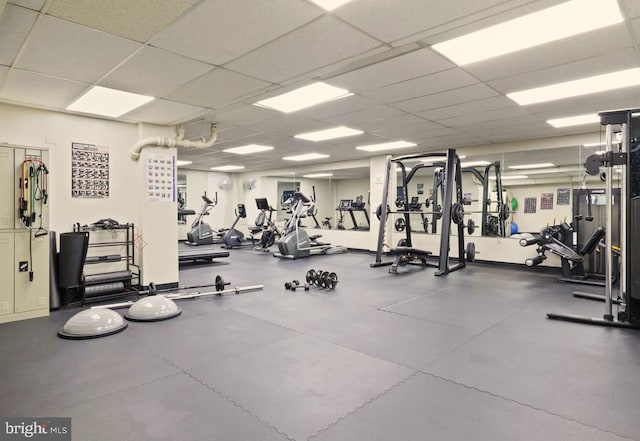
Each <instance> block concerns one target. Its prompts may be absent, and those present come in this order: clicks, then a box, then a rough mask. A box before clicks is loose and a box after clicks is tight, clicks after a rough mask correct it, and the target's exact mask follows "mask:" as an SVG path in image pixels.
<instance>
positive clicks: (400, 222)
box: [393, 218, 407, 233]
mask: <svg viewBox="0 0 640 441" xmlns="http://www.w3.org/2000/svg"><path fill="white" fill-rule="evenodd" d="M393 226H394V228H395V229H396V231H397V232H399V233H400V232H402V231H404V229H405V228H407V223H406V222H405V220H404V219H403V218H398V219H396V222H395V223H394V224H393Z"/></svg>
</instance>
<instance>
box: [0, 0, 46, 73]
mask: <svg viewBox="0 0 640 441" xmlns="http://www.w3.org/2000/svg"><path fill="white" fill-rule="evenodd" d="M37 16H38V14H37V13H35V12H33V11H30V10H28V9H24V8H19V7H17V6H13V5H7V6H6V7H5V8H4V12H2V14H1V15H0V64H4V65H5V66H11V63H13V61H14V60H15V58H16V56H17V55H18V51H19V50H20V48H21V47H22V44H23V43H24V40H25V38H27V35H28V34H29V31H30V30H31V28H32V27H33V24H34V23H35V21H36V18H37Z"/></svg>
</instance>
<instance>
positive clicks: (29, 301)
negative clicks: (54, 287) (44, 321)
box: [13, 231, 49, 312]
mask: <svg viewBox="0 0 640 441" xmlns="http://www.w3.org/2000/svg"><path fill="white" fill-rule="evenodd" d="M31 248H32V256H33V265H32V269H33V281H30V280H29V270H28V269H27V271H21V268H20V263H21V262H22V263H23V264H24V262H29V232H28V231H25V232H18V233H15V250H16V251H15V262H14V264H13V266H14V271H15V272H14V275H15V290H16V291H15V292H16V294H15V312H25V311H34V310H36V309H49V236H48V235H46V236H42V237H32V244H31ZM22 269H23V268H22Z"/></svg>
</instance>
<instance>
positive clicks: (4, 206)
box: [0, 147, 18, 255]
mask: <svg viewBox="0 0 640 441" xmlns="http://www.w3.org/2000/svg"><path fill="white" fill-rule="evenodd" d="M13 157H14V155H13V149H12V148H9V147H0V189H2V190H0V230H5V229H13V226H14V219H15V218H16V212H15V211H14V206H15V204H16V202H14V200H13V193H12V192H11V190H10V189H11V188H15V187H16V185H17V182H18V180H17V179H14V177H15V166H14V164H15V163H14V159H13ZM12 255H13V253H12Z"/></svg>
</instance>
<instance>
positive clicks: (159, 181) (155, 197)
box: [145, 154, 176, 202]
mask: <svg viewBox="0 0 640 441" xmlns="http://www.w3.org/2000/svg"><path fill="white" fill-rule="evenodd" d="M174 159H175V157H174V156H173V155H162V154H155V155H148V156H147V162H146V164H145V166H146V172H145V180H146V182H145V185H146V193H147V200H148V201H150V202H175V200H176V167H175V161H174Z"/></svg>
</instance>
